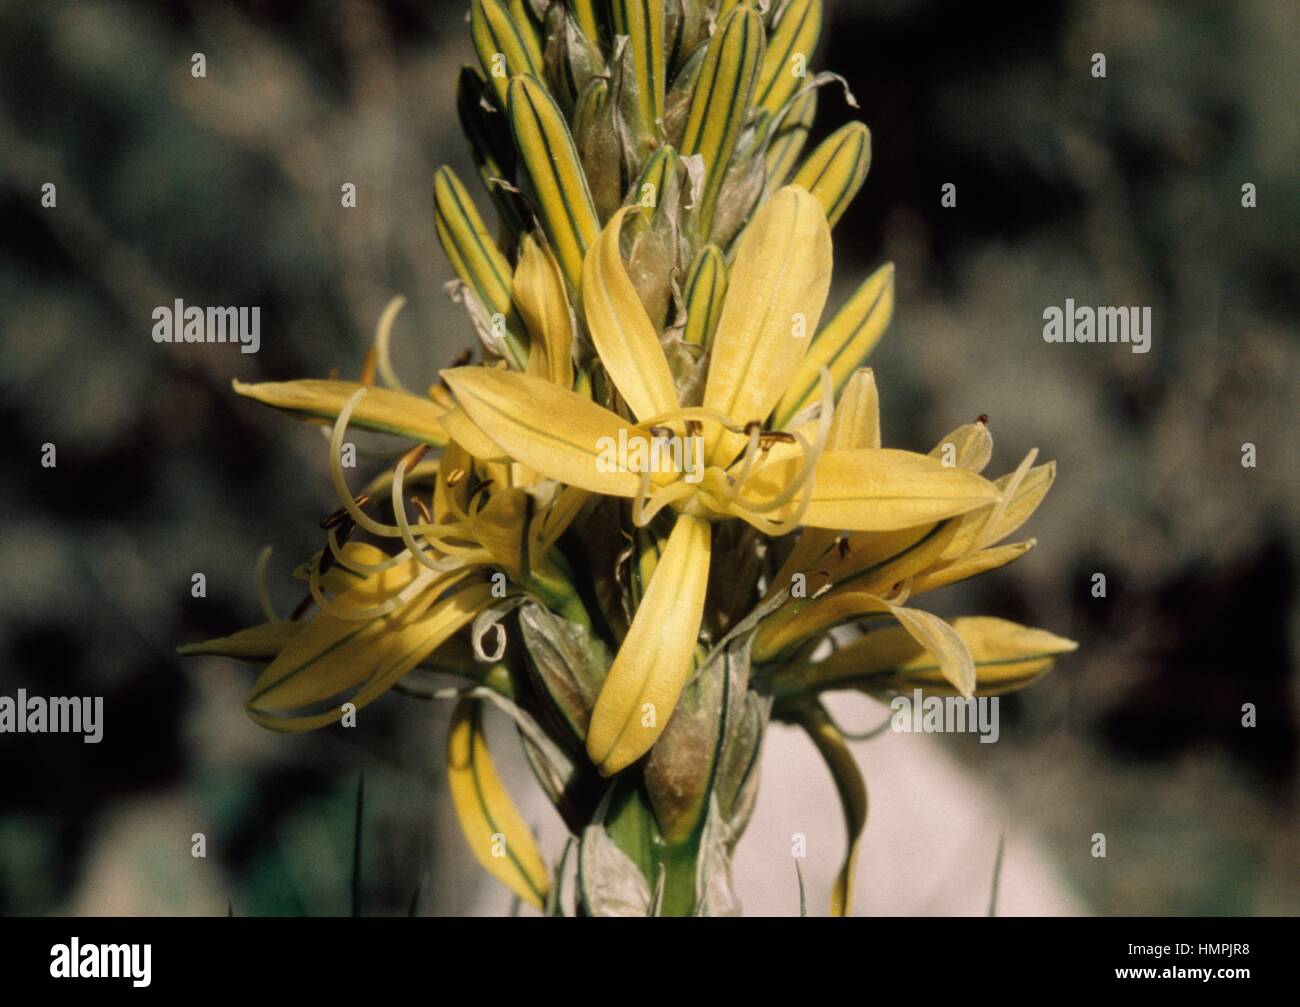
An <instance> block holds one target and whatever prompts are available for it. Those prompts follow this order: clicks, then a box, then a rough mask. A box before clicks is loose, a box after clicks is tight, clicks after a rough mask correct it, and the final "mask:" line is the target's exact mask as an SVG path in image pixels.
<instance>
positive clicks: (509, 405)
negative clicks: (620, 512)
mask: <svg viewBox="0 0 1300 1007" xmlns="http://www.w3.org/2000/svg"><path fill="white" fill-rule="evenodd" d="M443 379H444V380H445V381H446V382H447V384H448V385H450V386H451V389H452V391H453V392H455V394H456V400H457V401H458V402H459V403H460V405H461V408H463V409H464V410H465V412H466V413H468V414H469V418H470V419H471V420H473V421H474V423H475V424H476V425H477V426H478V427H479V429H481V430H482V431H483V433H484V434H486V435H487V436H488V437H489V438H491V439H492V441H493V442H494V443H496V444H497V445H499V446H500V447H501V449H502V450H504V451H505V452H506V453H507V454H508V455H509V456H510V457H511V458H514V459H515V460H516V461H519V462H522V463H523V464H524V465H527V466H528V467H529V468H532V469H535V470H536V471H538V472H540V473H542V474H543V475H545V476H547V477H548V478H550V479H555V480H557V481H559V482H562V483H566V484H568V485H569V486H577V487H580V488H581V489H585V490H591V491H592V492H593V493H603V494H605V495H607V496H622V497H634V496H636V494H637V491H638V489H639V487H640V478H639V477H638V476H637V475H636V474H634V473H632V472H628V471H622V470H620V469H618V468H616V467H614V466H611V465H610V464H608V463H607V459H608V457H609V455H608V451H607V449H610V450H616V446H617V445H618V443H619V432H620V431H623V432H624V436H625V437H626V438H627V439H628V441H629V443H630V442H631V441H632V440H635V439H636V438H637V437H642V436H643V435H641V434H638V433H636V432H635V431H633V430H632V429H631V428H629V427H628V425H627V424H626V423H625V422H624V421H623V420H622V419H620V418H619V417H618V416H616V415H615V414H614V413H611V412H610V411H609V410H608V409H605V408H603V407H601V406H598V405H596V404H595V403H594V402H592V401H591V400H590V399H587V398H583V397H582V396H581V395H578V394H577V393H576V392H571V391H569V390H568V389H567V388H561V387H559V386H558V385H553V384H551V383H550V382H549V381H543V380H542V379H541V378H534V377H530V376H528V375H527V374H513V373H510V372H508V371H501V370H490V369H488V368H486V367H459V368H455V369H453V370H449V371H443ZM611 446H614V447H613V448H611ZM667 477H671V474H667ZM660 478H665V476H660Z"/></svg>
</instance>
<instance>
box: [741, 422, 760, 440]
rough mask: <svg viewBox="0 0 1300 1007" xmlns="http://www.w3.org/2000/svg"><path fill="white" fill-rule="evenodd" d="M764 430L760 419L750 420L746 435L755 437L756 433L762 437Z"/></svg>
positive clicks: (747, 424) (746, 426)
mask: <svg viewBox="0 0 1300 1007" xmlns="http://www.w3.org/2000/svg"><path fill="white" fill-rule="evenodd" d="M762 430H763V424H762V423H760V422H759V421H758V420H750V421H749V422H748V423H746V424H745V436H746V437H753V436H754V434H758V435H759V437H760V439H761V438H762Z"/></svg>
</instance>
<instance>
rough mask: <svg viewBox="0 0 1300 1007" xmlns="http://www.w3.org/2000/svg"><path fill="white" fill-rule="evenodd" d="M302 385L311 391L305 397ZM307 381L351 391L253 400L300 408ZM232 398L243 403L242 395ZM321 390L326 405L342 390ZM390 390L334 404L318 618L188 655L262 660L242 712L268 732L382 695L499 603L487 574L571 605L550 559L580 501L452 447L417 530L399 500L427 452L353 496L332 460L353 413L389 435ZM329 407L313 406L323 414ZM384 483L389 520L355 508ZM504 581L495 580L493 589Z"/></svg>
mask: <svg viewBox="0 0 1300 1007" xmlns="http://www.w3.org/2000/svg"><path fill="white" fill-rule="evenodd" d="M302 385H308V386H309V387H308V389H307V390H306V392H304V391H303V390H302V388H301V387H300V386H302ZM317 385H331V386H339V388H340V389H343V388H346V387H347V386H345V385H344V384H343V383H342V382H290V383H288V384H286V385H284V386H279V387H277V388H270V389H268V387H267V386H265V385H262V386H253V390H254V391H255V392H256V394H257V397H260V398H262V399H263V400H264V401H270V402H272V404H277V405H281V407H282V408H291V407H290V405H288V404H292V408H291V411H301V410H299V409H298V408H297V407H298V406H300V405H301V402H300V399H301V397H302V396H303V395H305V394H307V393H312V394H319V390H318V389H317V388H315V387H311V386H317ZM295 386H298V387H295ZM241 391H245V392H246V393H247V391H248V388H247V386H245V388H244V389H241ZM328 391H329V394H330V395H331V399H330V401H331V402H333V401H334V399H335V398H336V397H337V395H338V394H339V390H337V389H335V388H330V389H328ZM398 394H399V393H392V392H387V393H386V392H384V390H382V389H369V388H367V387H366V386H363V385H358V386H354V388H353V389H352V390H351V392H350V394H349V395H348V397H347V399H346V400H343V401H342V404H341V406H339V407H336V408H337V412H338V416H337V419H336V421H335V423H334V429H333V433H332V436H331V445H330V459H331V464H330V471H331V475H332V478H333V482H334V487H335V490H336V492H337V494H338V497H339V500H340V502H341V505H342V506H341V507H340V509H339V511H338V512H337V513H336V514H335V515H333V516H332V517H331V518H329V519H327V520H326V521H325V522H324V527H325V528H326V529H327V537H326V542H327V547H326V549H325V550H324V551H323V552H322V553H320V554H318V555H317V557H316V558H315V559H314V560H313V561H312V562H310V563H309V564H307V565H306V566H305V567H304V568H303V569H302V570H301V571H300V575H301V576H302V577H303V578H304V579H305V580H306V581H307V583H308V588H309V591H310V593H311V598H312V600H313V601H314V602H315V604H316V606H317V611H316V613H315V614H314V615H313V616H312V617H311V618H310V619H306V620H303V621H301V622H298V621H280V620H274V619H273V620H271V621H268V622H267V623H265V624H263V625H262V626H257V627H253V628H251V629H248V630H245V631H243V632H242V633H238V634H235V635H234V636H232V637H227V638H223V639H221V640H214V641H209V642H208V643H205V644H198V645H194V646H191V647H189V648H187V649H185V651H184V652H185V653H190V654H200V653H220V654H227V655H231V656H238V657H243V658H246V659H254V660H256V659H268V660H269V661H270V663H269V664H268V665H267V667H266V668H265V669H264V670H263V672H262V674H261V675H260V676H259V677H258V679H257V681H256V682H255V683H254V685H253V688H252V690H251V692H250V694H249V697H248V700H247V703H246V706H247V709H248V712H249V715H250V716H251V717H252V719H253V720H255V721H256V722H257V723H259V724H261V725H263V726H264V727H270V728H273V729H276V730H283V731H302V730H311V729H314V728H317V727H322V726H325V725H326V724H329V723H333V722H335V721H337V720H339V719H340V717H342V716H343V714H344V712H345V710H346V709H347V706H348V705H350V706H351V708H353V709H358V710H359V709H360V708H362V707H363V706H365V705H366V704H368V703H370V702H372V701H374V700H375V699H377V698H378V697H379V696H381V695H383V694H384V693H385V692H386V691H387V690H388V689H390V688H391V687H392V686H393V685H394V684H395V683H396V682H397V681H399V680H400V679H401V678H402V676H404V675H405V674H406V673H407V672H409V671H411V670H412V669H413V668H415V667H416V666H417V665H420V664H421V663H423V662H425V661H427V660H429V659H430V658H431V657H433V656H434V655H435V653H436V652H437V651H438V649H439V648H440V647H442V646H443V645H444V644H446V643H447V642H448V641H449V640H451V639H452V638H453V636H455V635H456V634H457V633H458V632H459V631H460V630H462V629H463V628H465V627H466V626H467V625H468V624H469V623H470V622H471V621H472V620H473V619H474V618H475V616H477V615H478V614H479V613H480V612H481V611H483V609H485V608H486V607H487V606H488V605H490V604H491V603H492V602H493V601H494V600H499V599H500V598H502V597H504V591H503V590H500V589H498V590H495V591H494V589H493V588H494V585H493V584H492V583H490V581H489V578H488V575H489V574H490V573H491V572H492V571H501V573H502V574H503V575H504V576H505V577H508V579H509V582H510V583H511V584H514V585H524V586H526V587H527V588H528V589H530V590H532V591H534V592H535V593H537V594H539V595H540V596H542V597H545V598H548V599H549V600H550V601H551V602H552V603H553V604H556V605H558V606H563V605H564V604H565V603H566V601H567V600H568V597H569V592H568V591H567V590H566V589H565V588H564V586H563V584H561V583H557V576H560V575H559V574H558V571H557V570H556V568H555V567H554V566H553V565H552V564H551V562H550V560H549V558H548V554H549V552H550V549H551V546H552V545H553V544H554V543H555V541H556V540H557V539H558V538H559V536H560V535H561V534H562V533H563V532H564V530H565V528H567V527H568V524H569V522H570V521H572V520H573V518H574V517H575V516H576V515H577V513H578V511H579V509H580V508H581V505H582V502H583V500H584V499H585V494H583V493H580V492H577V491H571V492H568V493H563V492H559V488H558V487H556V486H555V484H553V483H551V484H546V485H544V486H541V487H538V488H537V489H536V490H530V489H525V488H523V487H518V486H512V485H510V484H509V480H508V478H505V477H503V478H502V479H500V480H495V481H494V480H493V479H491V478H490V477H487V478H476V476H475V462H474V460H473V459H472V458H471V457H470V456H469V455H468V453H467V452H466V451H465V450H464V449H463V448H461V447H460V446H459V445H458V444H456V443H455V442H454V441H451V442H447V446H446V448H445V449H444V450H443V453H442V457H441V459H440V460H439V462H438V466H437V469H436V475H435V479H434V487H433V493H432V496H431V499H430V500H429V501H428V503H427V504H426V503H425V502H423V501H421V500H420V498H419V497H416V498H414V499H415V500H416V501H417V506H419V507H420V508H421V510H422V511H423V512H424V513H423V516H424V518H425V520H423V521H422V522H420V523H415V524H412V523H411V522H410V520H409V518H408V515H407V507H406V502H405V500H404V498H403V491H404V488H405V487H406V485H407V482H406V480H407V477H408V475H409V474H410V473H411V472H412V471H414V469H415V465H416V463H417V462H418V461H419V456H420V455H422V454H423V453H424V450H425V448H424V447H417V448H415V449H413V450H412V451H410V452H408V453H407V454H406V455H404V456H403V457H402V459H401V460H400V461H399V462H398V464H397V466H396V468H395V469H394V471H393V472H392V474H391V476H390V477H388V478H385V479H382V480H379V481H377V482H376V483H372V485H371V487H369V490H370V491H371V492H367V493H365V494H363V495H362V497H361V498H358V497H355V496H354V495H353V493H352V491H351V490H350V489H349V488H348V485H347V481H346V478H345V476H344V472H343V467H342V464H341V462H340V455H341V448H342V444H343V437H344V435H345V432H346V430H347V428H348V425H349V422H350V421H351V420H352V418H353V417H354V415H355V414H357V413H358V412H363V414H364V415H365V416H366V417H367V418H368V421H369V425H375V426H377V425H379V424H381V423H382V425H383V426H384V427H386V428H387V427H390V426H393V425H395V424H393V423H390V422H389V419H390V418H391V417H389V416H387V415H385V414H384V413H382V412H381V411H380V410H381V409H382V408H385V407H386V406H387V404H388V403H387V400H386V399H385V396H386V395H387V396H389V397H392V398H396V396H397V395H398ZM372 398H378V399H380V406H379V407H374V406H372V407H370V408H368V409H367V408H366V406H367V400H369V399H372ZM401 399H402V400H403V401H402V402H401V406H402V407H403V408H402V409H401V410H398V409H394V410H393V416H394V417H397V416H402V417H405V419H404V420H403V421H402V424H403V426H402V429H403V432H404V433H406V434H407V435H408V436H409V435H420V431H418V430H417V429H415V428H412V422H411V421H412V420H414V419H416V418H418V417H419V416H420V410H421V409H423V408H424V406H422V405H421V404H420V403H421V401H422V400H419V399H417V398H415V397H413V396H409V395H401ZM425 405H428V404H427V403H426V404H425ZM328 411H329V409H328V408H327V407H325V406H322V407H321V415H326V414H327V413H328ZM423 435H424V436H426V437H427V438H428V439H432V437H433V436H435V435H436V431H435V429H434V428H432V427H429V428H427V429H424V430H423ZM442 439H443V440H444V441H446V438H445V435H444V436H442ZM489 468H490V467H489ZM503 475H504V474H503ZM380 486H383V487H385V488H386V489H387V492H388V494H389V496H390V497H391V503H392V508H393V513H394V516H395V523H393V524H388V523H385V522H382V521H378V520H376V519H375V518H373V517H372V516H370V515H369V514H367V513H366V511H365V510H364V509H363V508H364V506H365V504H366V503H367V501H368V499H369V498H370V496H371V493H372V492H373V491H374V490H376V488H378V487H380ZM356 528H360V529H361V530H363V531H364V532H367V533H369V534H370V535H372V536H375V537H377V538H379V539H381V540H394V541H395V542H399V543H400V544H401V545H402V546H403V548H402V549H401V550H400V551H397V552H395V553H389V552H387V551H384V550H383V549H380V548H378V547H376V546H373V545H370V544H367V543H362V542H351V541H347V540H346V539H347V537H348V536H349V535H350V534H351V533H352V531H353V530H354V529H356ZM504 585H505V582H504V581H502V582H501V584H500V585H499V587H504ZM271 614H273V613H268V615H271Z"/></svg>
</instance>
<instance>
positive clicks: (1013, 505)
mask: <svg viewBox="0 0 1300 1007" xmlns="http://www.w3.org/2000/svg"><path fill="white" fill-rule="evenodd" d="M1032 461H1033V452H1031V453H1030V454H1029V455H1027V456H1026V458H1025V460H1024V461H1022V462H1021V464H1020V467H1019V468H1018V469H1017V470H1016V471H1015V472H1010V473H1008V474H1007V475H1005V476H1003V477H1002V478H1001V479H998V480H996V482H995V483H994V485H995V486H997V487H998V490H999V491H1000V492H1001V493H1002V494H1003V498H1004V504H1003V506H1001V507H992V508H989V509H988V510H985V511H976V512H972V513H970V514H968V515H966V516H965V517H964V518H963V519H962V522H961V527H960V528H959V529H958V530H957V534H956V536H955V537H954V538H953V540H952V542H950V543H949V545H948V549H947V551H946V552H945V553H944V556H943V558H944V559H946V560H958V559H961V558H962V557H964V556H967V555H969V554H970V553H972V552H974V551H976V550H979V549H983V548H985V547H987V546H990V545H993V544H995V543H997V542H1000V541H1002V539H1004V538H1006V537H1007V536H1008V535H1010V534H1012V533H1013V532H1015V531H1016V530H1017V529H1018V528H1020V526H1021V525H1023V524H1024V523H1025V522H1026V521H1028V520H1029V518H1030V517H1031V516H1032V515H1033V513H1034V511H1036V510H1037V509H1038V505H1039V504H1041V503H1042V502H1043V498H1044V497H1045V496H1046V495H1047V491H1048V490H1049V489H1051V488H1052V483H1053V482H1054V481H1055V479H1056V463H1055V462H1048V463H1047V464H1046V465H1038V466H1035V467H1033V468H1028V465H1029V463H1031V462H1032Z"/></svg>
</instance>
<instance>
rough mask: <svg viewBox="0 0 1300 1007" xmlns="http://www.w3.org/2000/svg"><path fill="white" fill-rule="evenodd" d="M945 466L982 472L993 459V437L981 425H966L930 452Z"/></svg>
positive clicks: (932, 456) (986, 428) (987, 429)
mask: <svg viewBox="0 0 1300 1007" xmlns="http://www.w3.org/2000/svg"><path fill="white" fill-rule="evenodd" d="M930 457H931V458H938V459H939V460H940V461H941V462H943V463H944V464H945V465H956V466H957V467H958V468H963V469H970V471H972V472H983V471H984V467H985V466H986V465H988V463H989V459H990V458H992V457H993V435H992V434H991V433H990V432H989V428H988V427H987V426H985V425H984V424H983V423H978V422H976V423H967V424H964V425H963V426H960V427H958V428H957V429H956V430H954V431H953V432H952V433H950V434H949V435H948V436H947V437H945V438H943V440H941V441H940V442H939V443H938V444H936V445H935V446H934V450H933V451H931V452H930Z"/></svg>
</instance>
